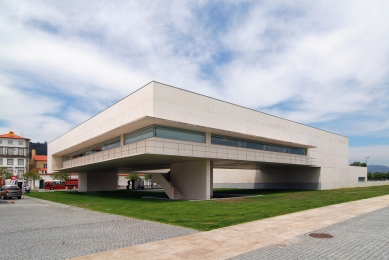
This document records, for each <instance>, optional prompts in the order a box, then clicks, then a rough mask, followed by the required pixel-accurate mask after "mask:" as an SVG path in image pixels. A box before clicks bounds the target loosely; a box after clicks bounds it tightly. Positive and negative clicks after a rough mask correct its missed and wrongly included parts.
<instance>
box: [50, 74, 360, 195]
mask: <svg viewBox="0 0 389 260" xmlns="http://www.w3.org/2000/svg"><path fill="white" fill-rule="evenodd" d="M151 125H158V126H164V127H171V128H178V129H184V130H191V131H196V132H201V133H204V135H205V141H204V142H192V141H187V140H184V141H183V140H172V139H165V138H159V137H157V136H152V137H148V138H146V139H143V140H139V141H136V142H131V143H129V144H125V143H124V139H125V134H127V133H131V132H133V131H136V130H139V129H142V128H144V127H148V126H151ZM211 135H212V136H213V135H218V136H226V137H230V138H236V139H239V140H248V141H252V142H261V143H266V144H272V145H275V146H277V145H278V146H282V147H292V148H296V149H297V148H298V149H306V155H299V154H290V153H283V152H274V151H267V150H256V149H249V148H245V147H231V146H225V145H218V144H213V143H211ZM115 137H120V146H118V147H115V148H112V149H107V150H104V151H101V152H96V153H91V154H88V153H85V154H84V156H79V157H77V158H76V156H74V157H71V159H68V160H66V161H64V160H63V156H65V155H68V154H71V153H73V152H75V151H79V150H80V151H81V150H82V149H85V148H87V147H92V146H93V145H96V144H97V143H100V142H104V141H107V140H109V139H111V138H115ZM194 162H198V163H200V164H202V163H204V162H209V165H211V166H210V167H208V168H207V167H205V168H204V167H200V166H199V170H198V171H197V170H191V169H192V168H193V167H188V168H187V169H186V170H184V168H185V167H184V166H183V167H178V166H177V167H176V165H189V164H192V163H194ZM123 168H125V169H127V170H129V171H131V170H134V171H136V170H155V169H166V170H167V171H169V170H170V171H171V174H170V176H171V180H172V182H174V181H175V183H174V185H175V186H176V187H177V188H178V189H181V193H183V194H184V197H185V198H196V199H209V198H210V197H212V194H211V192H210V190H211V186H212V185H214V186H215V187H222V186H224V187H227V186H229V185H230V184H233V183H235V184H239V183H240V184H241V185H240V186H241V187H243V186H244V185H243V184H245V185H246V187H250V185H251V184H254V185H253V186H254V187H258V188H273V187H274V188H306V189H335V188H342V187H354V186H357V185H358V177H365V179H366V175H367V172H366V168H357V167H349V166H348V138H347V137H344V136H340V135H337V134H334V133H330V132H327V131H323V130H320V129H316V128H313V127H309V126H306V125H302V124H299V123H296V122H292V121H289V120H286V119H282V118H278V117H275V116H271V115H268V114H265V113H261V112H258V111H254V110H251V109H248V108H244V107H241V106H237V105H234V104H230V103H227V102H224V101H220V100H217V99H213V98H211V97H207V96H203V95H200V94H196V93H193V92H189V91H185V90H182V89H178V88H175V87H171V86H167V85H164V84H161V83H158V82H151V83H149V84H147V85H146V86H144V87H142V88H141V89H139V90H137V91H136V92H134V93H132V94H131V95H129V96H127V97H125V98H124V99H122V100H121V101H119V102H117V103H116V104H114V105H113V106H111V107H109V108H107V109H106V110H104V111H102V112H101V113H99V114H97V115H96V116H94V117H92V118H90V119H89V120H87V121H85V122H84V123H82V124H81V125H79V126H77V127H75V128H74V129H72V130H70V131H69V132H67V133H65V134H64V135H62V136H60V137H58V138H57V139H55V140H54V141H52V142H50V143H49V145H48V172H49V173H52V172H53V171H64V172H78V173H80V174H83V173H84V174H87V178H86V179H88V181H87V183H88V184H85V185H86V186H85V188H82V190H85V191H89V190H95V189H101V188H100V187H102V185H100V184H97V183H94V184H93V183H92V182H91V181H89V180H90V176H93V174H103V173H107V174H108V173H111V172H118V171H120V170H122V169H123ZM194 168H196V167H194ZM200 168H201V169H200ZM196 171H197V175H198V176H206V177H205V179H206V180H205V182H203V183H202V184H201V185H205V188H204V187H202V188H199V187H197V188H196V187H195V186H198V185H197V184H195V182H191V181H187V180H189V179H191V178H192V177H193V176H194V175H196V174H195V173H194V172H196ZM178 172H179V173H178ZM207 172H209V174H208V173H207ZM211 172H213V175H214V179H213V181H212V183H211V181H210V180H211V178H212V176H213V175H212V174H210V173H211ZM185 174H186V175H187V176H184V175H185ZM108 175H110V174H108ZM192 175H193V176H192ZM197 175H196V176H197ZM85 176H86V175H85ZM191 176H192V177H191ZM249 176H251V177H249ZM93 179H96V178H93ZM200 179H201V178H200ZM95 181H97V180H95ZM115 181H116V177H115ZM81 182H82V178H80V185H79V186H80V187H82V185H83V184H81ZM191 183H192V184H191ZM250 183H251V184H250ZM108 186H109V187H110V188H107V187H108ZM92 187H93V188H92ZM97 187H98V188H97ZM107 187H105V188H107V189H111V188H112V189H113V186H112V187H111V185H110V184H109V185H107ZM105 188H104V189H105ZM199 189H200V190H201V192H200V191H199ZM199 192H200V193H204V195H203V196H202V197H201V196H200V197H199V196H197V195H194V194H196V193H199Z"/></svg>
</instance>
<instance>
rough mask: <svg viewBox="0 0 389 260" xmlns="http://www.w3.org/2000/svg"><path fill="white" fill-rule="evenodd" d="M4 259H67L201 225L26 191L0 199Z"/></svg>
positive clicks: (0, 240)
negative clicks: (175, 223) (67, 202)
mask: <svg viewBox="0 0 389 260" xmlns="http://www.w3.org/2000/svg"><path fill="white" fill-rule="evenodd" d="M0 223H1V229H0V252H1V254H0V259H25V258H26V257H27V258H30V259H66V258H73V257H78V256H85V255H89V254H94V253H97V252H102V251H107V250H112V249H118V248H124V247H129V246H132V245H137V244H143V243H148V242H153V241H158V240H164V239H168V238H173V237H178V236H184V235H189V234H194V233H197V232H198V231H196V230H193V229H188V228H182V227H177V226H172V225H166V224H161V223H156V222H151V221H145V220H139V219H133V218H128V217H123V216H118V215H112V214H106V213H100V212H95V211H90V210H85V209H81V208H76V207H72V206H67V205H63V204H58V203H54V202H49V201H44V200H39V199H35V198H30V197H25V198H24V199H21V200H15V203H14V204H1V205H0Z"/></svg>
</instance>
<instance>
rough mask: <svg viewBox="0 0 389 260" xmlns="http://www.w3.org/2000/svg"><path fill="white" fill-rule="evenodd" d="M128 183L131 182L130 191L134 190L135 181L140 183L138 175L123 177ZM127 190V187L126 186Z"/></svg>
mask: <svg viewBox="0 0 389 260" xmlns="http://www.w3.org/2000/svg"><path fill="white" fill-rule="evenodd" d="M125 178H126V179H127V180H129V181H128V184H130V183H129V182H130V181H131V185H132V189H133V190H135V181H140V180H141V179H142V178H141V177H139V175H138V174H129V175H127V176H126V177H125ZM127 189H129V185H127Z"/></svg>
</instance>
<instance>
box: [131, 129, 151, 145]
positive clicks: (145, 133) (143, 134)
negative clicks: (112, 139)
mask: <svg viewBox="0 0 389 260" xmlns="http://www.w3.org/2000/svg"><path fill="white" fill-rule="evenodd" d="M153 136H154V127H153V126H149V127H146V128H142V129H139V130H136V131H135V132H131V133H128V134H125V135H124V143H125V144H129V143H133V142H137V141H139V140H143V139H146V138H150V137H153Z"/></svg>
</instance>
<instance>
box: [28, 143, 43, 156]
mask: <svg viewBox="0 0 389 260" xmlns="http://www.w3.org/2000/svg"><path fill="white" fill-rule="evenodd" d="M32 149H35V151H36V154H37V155H47V142H44V143H39V142H38V143H33V142H30V159H31V150H32Z"/></svg>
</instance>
